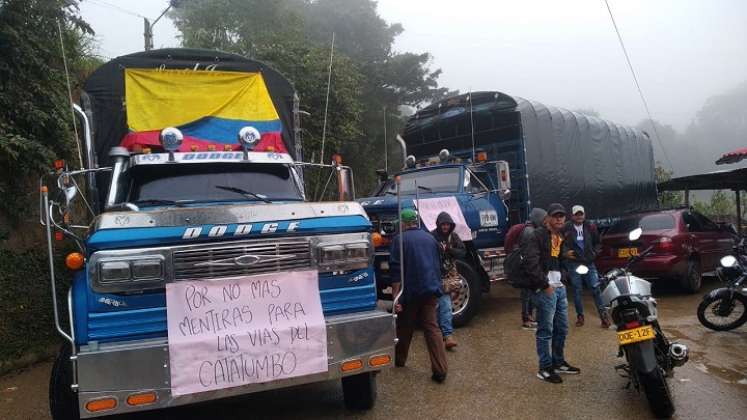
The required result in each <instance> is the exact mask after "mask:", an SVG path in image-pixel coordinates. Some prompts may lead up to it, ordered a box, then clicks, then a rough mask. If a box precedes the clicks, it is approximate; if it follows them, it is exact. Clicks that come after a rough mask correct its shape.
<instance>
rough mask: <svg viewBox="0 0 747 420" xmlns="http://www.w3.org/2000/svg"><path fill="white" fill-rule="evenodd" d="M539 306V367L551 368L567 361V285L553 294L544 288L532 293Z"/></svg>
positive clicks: (535, 303) (536, 304) (534, 301)
mask: <svg viewBox="0 0 747 420" xmlns="http://www.w3.org/2000/svg"><path fill="white" fill-rule="evenodd" d="M532 303H534V305H535V306H536V307H537V335H536V337H537V339H536V340H537V356H539V368H540V369H550V368H552V367H553V366H559V365H561V364H563V363H564V362H565V357H564V356H563V349H564V348H565V338H566V336H568V298H567V296H566V291H565V287H558V288H557V289H555V291H554V292H553V294H552V296H548V295H547V293H545V291H544V290H540V291H538V292H534V293H532Z"/></svg>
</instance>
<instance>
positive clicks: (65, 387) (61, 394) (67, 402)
mask: <svg viewBox="0 0 747 420" xmlns="http://www.w3.org/2000/svg"><path fill="white" fill-rule="evenodd" d="M72 383H73V372H72V364H71V363H70V344H68V343H66V344H63V345H62V347H60V351H59V352H57V358H56V359H55V361H54V365H53V366H52V374H51V376H50V378H49V411H50V412H51V414H52V420H80V412H79V411H78V394H77V393H75V392H73V390H72V389H71V388H70V385H71V384H72Z"/></svg>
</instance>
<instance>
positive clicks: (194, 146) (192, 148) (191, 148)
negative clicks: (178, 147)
mask: <svg viewBox="0 0 747 420" xmlns="http://www.w3.org/2000/svg"><path fill="white" fill-rule="evenodd" d="M189 149H190V150H191V151H193V152H196V151H197V145H196V144H193V145H192V146H190V148H189Z"/></svg>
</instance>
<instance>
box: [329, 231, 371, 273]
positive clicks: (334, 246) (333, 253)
mask: <svg viewBox="0 0 747 420" xmlns="http://www.w3.org/2000/svg"><path fill="white" fill-rule="evenodd" d="M316 249H317V255H316V257H317V265H318V267H319V271H322V272H325V271H349V270H358V269H362V268H367V267H368V266H369V265H370V264H371V259H372V257H373V250H372V245H371V239H370V237H369V236H368V235H366V236H365V237H363V236H362V235H354V236H350V235H340V236H339V237H334V236H330V237H326V238H324V242H320V243H319V244H318V245H317V248H316Z"/></svg>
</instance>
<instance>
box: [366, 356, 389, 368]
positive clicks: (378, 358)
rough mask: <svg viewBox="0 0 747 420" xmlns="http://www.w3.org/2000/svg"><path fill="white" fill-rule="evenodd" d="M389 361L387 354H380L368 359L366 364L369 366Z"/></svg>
mask: <svg viewBox="0 0 747 420" xmlns="http://www.w3.org/2000/svg"><path fill="white" fill-rule="evenodd" d="M391 361H392V358H391V357H390V356H389V355H388V354H380V355H378V356H373V357H372V358H370V359H368V365H369V366H371V367H379V366H385V365H388V364H389V363H390V362H391Z"/></svg>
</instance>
